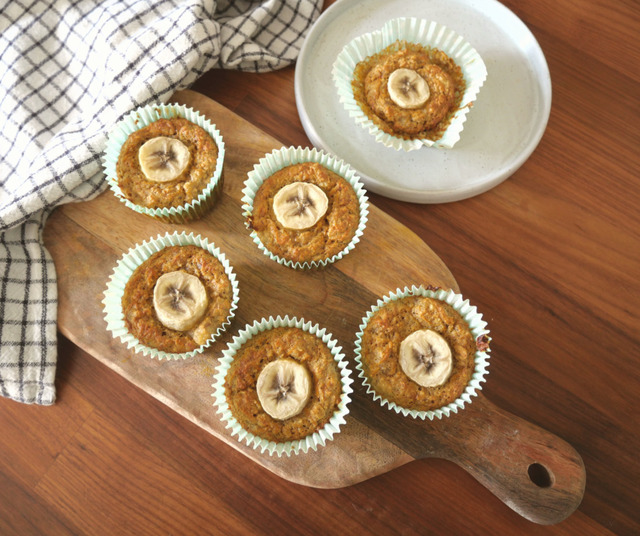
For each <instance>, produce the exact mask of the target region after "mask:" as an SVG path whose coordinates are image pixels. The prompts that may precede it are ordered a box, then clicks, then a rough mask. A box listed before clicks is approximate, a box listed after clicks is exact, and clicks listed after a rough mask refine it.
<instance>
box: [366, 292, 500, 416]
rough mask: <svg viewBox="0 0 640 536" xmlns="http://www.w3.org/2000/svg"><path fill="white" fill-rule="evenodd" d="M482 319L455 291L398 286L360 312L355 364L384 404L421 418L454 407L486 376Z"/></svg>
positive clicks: (486, 362) (485, 346)
mask: <svg viewBox="0 0 640 536" xmlns="http://www.w3.org/2000/svg"><path fill="white" fill-rule="evenodd" d="M485 327H486V324H485V323H484V322H483V321H482V317H481V315H479V314H478V313H477V310H476V308H475V307H472V306H470V305H469V302H468V300H464V299H463V298H462V296H460V295H459V294H456V293H454V292H453V291H444V290H437V289H424V288H423V287H412V288H411V289H408V288H406V289H404V291H402V292H401V291H399V290H398V291H397V292H396V293H395V294H390V295H389V296H387V297H385V298H384V299H383V300H380V301H378V304H377V305H376V306H375V307H373V308H372V309H371V311H369V313H368V315H367V316H366V317H365V318H364V319H363V324H362V325H361V326H360V332H359V333H358V336H357V340H356V362H357V365H356V368H358V370H360V372H361V373H360V376H361V377H362V378H363V379H364V382H365V384H366V385H367V387H368V390H369V392H371V393H373V394H374V398H376V399H379V400H380V401H381V403H382V404H383V405H384V404H388V405H389V407H392V408H393V409H395V410H396V411H398V412H402V413H403V414H405V415H409V414H410V415H412V416H414V417H420V418H422V419H424V418H425V417H429V418H430V419H433V417H435V416H437V417H442V415H449V413H450V412H451V411H453V412H457V410H458V409H459V408H462V407H463V406H464V402H470V401H471V399H470V396H473V395H475V392H476V389H479V388H480V382H482V381H484V379H483V376H484V374H485V373H486V366H487V364H488V354H487V352H488V349H489V347H488V341H489V339H488V336H487V334H488V331H487V330H486V329H485Z"/></svg>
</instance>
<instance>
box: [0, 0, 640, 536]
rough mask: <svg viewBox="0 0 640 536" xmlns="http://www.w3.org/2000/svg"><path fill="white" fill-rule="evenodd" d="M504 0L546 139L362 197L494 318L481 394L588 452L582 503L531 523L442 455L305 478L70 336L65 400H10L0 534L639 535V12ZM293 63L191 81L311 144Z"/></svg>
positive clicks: (1, 465) (589, 1) (0, 447)
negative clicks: (438, 190)
mask: <svg viewBox="0 0 640 536" xmlns="http://www.w3.org/2000/svg"><path fill="white" fill-rule="evenodd" d="M329 3H331V2H327V4H329ZM503 3H504V4H505V5H506V6H507V7H509V8H510V9H512V10H513V11H514V12H515V13H516V14H517V15H518V16H519V17H520V18H521V19H522V20H523V21H524V22H525V23H526V24H527V26H528V27H529V28H530V29H531V31H532V32H533V33H534V35H535V36H536V38H537V40H538V42H539V43H540V45H541V47H542V49H543V51H544V53H545V56H546V59H547V62H548V65H549V69H550V72H551V78H552V84H553V104H552V109H551V116H550V118H549V123H548V127H547V130H546V132H545V134H544V136H543V138H542V140H541V142H540V144H539V146H538V148H537V149H536V151H535V152H534V153H533V155H532V156H531V157H530V158H529V160H528V161H527V162H526V163H525V164H524V165H523V166H522V167H521V168H520V169H519V170H518V171H517V172H516V173H515V174H514V175H513V176H512V177H510V178H509V179H508V180H506V181H505V182H503V183H502V184H500V185H499V186H497V187H496V188H494V189H492V190H490V191H489V192H486V193H484V194H481V195H479V196H477V197H474V198H471V199H467V200H463V201H458V202H454V203H448V204H440V205H421V204H410V203H406V202H400V201H394V200H390V199H386V198H383V197H380V196H378V195H375V194H372V195H371V196H370V197H371V201H372V203H373V204H374V205H376V206H377V207H378V208H380V209H382V210H383V211H385V212H387V213H388V214H389V215H391V216H393V217H394V218H396V219H397V220H398V221H400V222H401V223H403V224H404V225H405V226H406V227H408V228H409V229H410V230H412V231H414V232H415V233H416V234H417V235H419V236H420V237H421V238H422V239H423V240H424V241H425V242H426V243H427V244H428V245H429V246H430V247H431V248H432V249H433V250H434V251H435V252H436V253H437V254H438V256H440V258H441V259H442V260H443V261H444V262H445V264H446V265H447V266H448V268H449V269H450V270H451V272H452V273H453V274H454V276H455V278H456V280H457V282H458V284H459V287H460V289H461V291H462V293H463V294H465V295H466V296H468V297H470V298H471V299H472V301H473V302H474V303H475V304H476V305H477V306H478V308H479V309H480V310H481V311H482V312H483V314H484V316H485V319H487V320H488V322H489V327H490V329H491V334H492V337H493V340H492V357H491V366H490V374H489V376H488V382H487V383H486V384H485V386H484V388H483V393H484V395H485V396H486V397H487V398H488V399H489V400H491V401H492V402H493V403H495V404H496V405H497V406H499V407H501V408H503V409H505V410H507V411H509V412H511V413H513V414H515V415H517V416H519V417H521V418H523V419H525V420H527V421H529V422H531V423H534V424H537V425H539V426H541V427H542V428H544V429H545V430H548V431H549V432H551V433H553V434H555V435H557V436H559V437H561V438H562V439H564V440H565V441H567V442H568V443H569V444H571V445H572V446H573V447H574V448H575V449H576V450H577V451H578V453H579V454H580V455H581V457H582V459H583V461H584V464H585V467H586V473H587V484H586V490H585V494H584V498H583V501H582V504H581V505H580V507H579V508H578V509H577V510H576V511H575V512H574V513H573V514H572V515H571V516H570V517H569V518H567V519H566V520H564V521H562V522H560V523H558V524H555V525H551V526H542V525H537V524H535V523H532V522H530V521H528V520H526V519H524V518H523V517H521V516H520V515H518V514H517V513H516V512H514V511H513V510H511V509H510V508H509V507H508V506H507V505H506V504H504V503H503V502H501V501H500V500H499V499H498V498H496V497H495V496H494V495H493V494H492V493H491V492H490V491H489V490H488V489H487V488H485V487H483V486H482V485H481V484H479V483H478V482H477V481H476V480H474V478H473V477H472V476H470V474H469V473H467V472H466V471H465V470H464V469H463V468H461V467H458V466H457V465H455V464H453V463H451V462H449V461H445V460H439V459H426V460H417V461H413V462H410V463H407V464H405V465H402V466H401V467H398V468H396V469H394V470H392V471H390V472H388V473H385V474H383V475H380V476H377V477H375V478H372V479H370V480H366V481H364V482H361V483H359V484H356V485H354V486H350V487H347V488H340V489H329V490H327V489H316V488H310V487H305V486H301V485H298V484H293V483H290V482H288V481H286V480H283V479H282V478H280V477H278V476H276V475H275V474H273V473H271V472H270V471H268V470H266V469H264V468H262V467H261V466H259V465H258V464H256V463H253V462H252V461H250V460H248V459H247V458H246V457H245V456H243V455H242V454H241V453H239V452H238V451H237V450H235V449H233V448H231V447H230V446H229V445H227V444H225V443H224V442H222V441H220V440H218V439H216V438H215V437H213V436H212V435H210V434H209V433H207V432H206V431H204V430H203V429H201V428H199V427H197V426H196V425H194V424H192V423H191V422H189V421H187V420H186V419H184V418H183V417H181V416H180V415H178V414H177V413H176V412H174V411H172V410H171V409H169V408H168V407H167V406H165V405H163V404H162V403H161V402H159V401H157V400H156V399H154V398H152V397H151V396H149V395H147V394H146V393H145V392H143V391H142V390H140V389H138V388H137V387H135V386H133V385H132V384H130V383H129V382H127V381H126V380H125V379H123V378H122V377H121V376H119V375H118V374H116V373H114V372H113V371H111V370H110V369H108V368H107V367H105V366H104V365H103V364H101V363H100V362H99V361H97V360H96V359H94V358H93V357H92V356H90V355H89V354H87V353H85V352H84V351H82V350H81V349H80V348H78V347H76V346H75V345H73V344H72V343H71V342H69V341H68V340H67V339H65V338H64V337H63V336H60V339H59V348H58V350H59V355H58V371H57V378H56V386H57V390H58V398H57V402H56V404H55V405H53V406H51V407H46V408H43V407H35V406H25V405H21V404H18V403H15V402H12V401H9V400H5V399H0V430H2V433H0V534H3V535H21V536H22V535H26V534H46V535H58V534H100V535H104V534H108V535H110V534H137V535H142V534H173V535H177V534H187V535H189V534H265V535H267V534H269V535H270V534H273V533H277V534H354V533H359V534H376V535H384V534H539V533H544V534H580V535H583V534H638V533H640V514H639V513H638V510H639V508H638V506H640V501H639V500H638V492H639V491H640V486H639V484H638V483H639V482H640V464H639V463H638V460H637V454H638V451H639V450H640V426H639V424H640V420H639V419H638V415H639V411H638V408H639V407H640V395H639V394H638V393H639V391H640V390H639V389H638V386H639V385H640V382H639V380H640V373H639V372H638V370H639V367H638V361H639V357H640V350H639V348H640V334H639V333H640V331H639V329H638V321H639V320H640V282H639V280H640V277H639V276H640V232H639V230H640V218H639V217H638V206H640V181H639V179H640V156H639V151H638V145H639V142H640V120H639V102H640V99H639V96H640V85H639V82H640V74H638V69H637V67H638V65H639V64H640V51H639V49H638V46H637V37H638V32H639V30H640V24H639V18H640V10H639V9H638V5H637V3H636V2H634V1H629V0H625V1H621V0H616V1H614V2H610V3H604V2H596V1H595V0H576V1H574V2H568V1H566V0H561V1H560V2H551V1H549V0H543V1H540V2H534V1H530V0H527V1H524V2H516V1H515V0H508V1H505V2H503ZM294 72H295V68H294V67H289V68H286V69H283V70H281V71H277V72H273V73H266V74H259V75H258V74H249V73H239V72H226V71H211V72H209V73H206V74H205V75H204V76H202V78H201V79H200V80H199V81H198V82H197V83H196V84H195V85H194V86H193V88H192V89H194V90H196V91H198V92H200V93H203V94H204V95H207V96H208V97H210V98H212V99H214V100H216V101H217V102H219V103H220V104H222V105H224V106H225V107H227V108H229V109H231V110H232V111H234V112H235V113H236V114H238V115H239V116H241V117H243V118H245V119H247V120H248V121H250V122H251V123H252V124H254V125H256V126H258V127H259V128H261V129H262V130H264V131H265V132H266V133H268V134H270V135H272V136H273V137H275V138H277V139H278V140H280V141H281V142H282V143H283V144H285V145H300V146H310V142H309V140H308V138H307V136H306V134H305V132H304V129H303V127H302V125H301V122H300V119H299V117H298V112H297V109H296V104H295V99H294Z"/></svg>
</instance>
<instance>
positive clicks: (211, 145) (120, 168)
mask: <svg viewBox="0 0 640 536" xmlns="http://www.w3.org/2000/svg"><path fill="white" fill-rule="evenodd" d="M223 161H224V142H223V140H222V137H221V135H220V133H219V132H218V131H217V130H216V129H215V127H214V126H213V125H211V123H210V122H209V121H208V120H206V119H205V118H204V117H202V116H201V115H199V114H198V113H197V112H195V111H193V110H192V109H190V108H186V107H184V106H178V105H155V106H147V107H145V108H141V109H138V110H135V111H134V112H132V113H131V114H129V115H128V116H126V117H125V118H124V119H123V120H122V121H121V122H120V123H118V124H117V125H116V127H115V128H114V130H113V131H112V132H111V134H110V135H109V140H108V142H107V148H106V154H105V158H104V167H105V171H106V173H107V179H108V181H109V184H110V186H111V187H112V189H113V190H114V192H115V193H116V195H117V196H118V197H119V198H120V199H121V200H122V201H123V202H125V204H127V206H129V207H130V208H133V209H134V210H136V211H137V212H140V213H143V214H147V215H150V216H153V217H156V218H159V219H162V220H164V221H168V222H173V223H184V222H188V221H191V220H193V219H196V218H198V217H201V216H202V215H204V214H205V213H206V212H207V211H208V210H209V209H210V208H211V207H212V206H213V204H214V203H215V201H216V199H217V198H218V196H219V195H220V192H221V191H222V182H223V177H222V168H223Z"/></svg>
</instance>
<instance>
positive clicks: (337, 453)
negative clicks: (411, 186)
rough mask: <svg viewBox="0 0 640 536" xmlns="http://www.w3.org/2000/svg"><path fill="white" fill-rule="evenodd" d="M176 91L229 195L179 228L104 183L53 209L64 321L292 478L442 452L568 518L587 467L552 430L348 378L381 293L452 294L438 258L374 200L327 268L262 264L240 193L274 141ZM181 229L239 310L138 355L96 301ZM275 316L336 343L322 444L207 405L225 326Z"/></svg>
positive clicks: (78, 340)
mask: <svg viewBox="0 0 640 536" xmlns="http://www.w3.org/2000/svg"><path fill="white" fill-rule="evenodd" d="M173 101H174V102H178V103H181V104H186V105H189V106H191V107H193V108H194V109H197V110H199V111H200V112H201V113H203V114H204V115H206V116H207V117H208V118H209V119H210V120H211V121H212V122H213V123H215V124H216V125H217V127H218V129H219V130H220V131H221V133H222V135H223V137H224V140H225V144H226V158H225V164H224V193H223V196H222V198H221V199H220V201H219V202H218V203H217V204H216V206H215V207H214V208H213V210H212V211H211V212H210V213H209V214H208V215H207V216H206V217H205V218H203V219H202V220H200V221H197V222H193V223H190V224H187V225H172V224H166V223H162V222H159V221H156V220H153V219H151V218H149V217H146V216H142V215H139V214H137V213H135V212H133V211H131V210H129V209H128V208H126V206H125V205H124V204H123V203H121V202H120V201H119V200H117V199H116V198H115V197H114V195H113V194H112V193H111V191H106V192H105V193H103V194H102V195H100V196H99V197H98V198H96V199H95V200H92V201H89V202H84V203H78V204H70V205H66V206H63V207H60V208H58V209H56V210H55V212H54V214H53V215H52V216H51V218H50V219H49V221H48V223H47V226H46V228H45V233H44V238H45V245H46V246H47V248H48V250H49V252H50V253H51V255H52V256H53V259H54V262H55V265H56V270H57V276H58V289H59V309H58V326H59V329H60V331H61V332H62V333H63V334H64V335H65V336H67V337H68V338H69V339H70V340H72V341H73V342H74V343H75V344H77V345H78V346H80V347H81V348H83V349H84V350H85V351H87V352H88V353H90V354H91V355H93V356H95V357H96V358H97V359H99V360H100V361H101V362H103V363H104V364H106V365H107V366H108V367H110V368H111V369H113V370H114V371H116V372H117V373H118V374H121V375H122V376H123V377H125V378H127V379H128V380H129V381H131V382H132V383H133V384H135V385H137V386H138V387H140V388H141V389H144V390H145V391H146V392H148V393H149V394H150V395H152V396H154V397H155V398H157V399H158V400H160V401H162V402H163V403H165V404H166V405H168V406H169V407H171V408H172V409H174V410H175V411H177V412H178V413H180V414H181V415H183V416H184V417H186V418H187V419H189V420H191V421H193V422H194V423H196V424H197V425H198V426H200V427H202V428H203V429H205V430H207V431H208V432H210V433H211V434H213V435H215V436H216V437H218V438H220V439H221V440H223V441H225V442H227V443H228V444H230V445H231V446H233V447H234V448H236V449H238V450H239V451H241V452H242V453H243V454H245V455H246V456H247V457H248V458H251V459H252V460H253V461H255V462H256V463H259V464H261V465H262V466H264V467H266V468H267V469H269V470H271V471H273V472H274V473H276V474H277V475H280V476H281V477H283V478H286V479H288V480H291V481H293V482H297V483H300V484H303V485H307V486H314V487H321V488H333V487H342V486H348V485H351V484H354V483H357V482H360V481H362V480H365V479H368V478H371V477H373V476H375V475H378V474H381V473H384V472H386V471H389V470H392V469H393V468H395V467H398V466H400V465H402V464H405V463H408V462H410V461H412V460H414V459H417V458H425V457H439V458H444V459H448V460H451V461H453V462H455V463H456V464H458V465H460V466H461V467H463V468H464V469H465V470H467V471H468V472H469V473H470V474H472V475H473V476H474V477H475V478H476V479H477V480H478V481H480V482H481V483H482V484H483V485H485V486H486V487H487V488H488V489H490V490H491V491H492V492H493V493H494V494H495V495H496V496H497V497H499V498H500V499H501V500H502V501H504V502H505V503H506V504H507V505H509V506H510V507H511V508H512V509H514V510H515V511H516V512H518V513H520V514H521V515H523V516H524V517H526V518H528V519H530V520H531V521H534V522H537V523H544V524H549V523H557V522H559V521H561V520H562V519H564V518H566V517H567V516H568V515H570V514H571V513H572V512H573V511H574V510H575V509H576V508H577V507H578V505H579V504H580V501H581V500H582V496H583V493H584V486H585V470H584V465H583V463H582V460H581V458H580V456H579V454H578V453H577V452H576V451H575V450H574V449H573V448H572V447H571V446H570V445H569V444H567V443H566V442H564V441H563V440H561V439H560V438H558V437H556V436H554V435H552V434H550V433H548V432H546V431H545V430H543V429H541V428H539V427H537V426H534V425H532V424H530V423H528V422H526V421H524V420H522V419H519V418H518V417H516V416H514V415H512V414H509V413H507V412H505V411H503V410H501V409H500V408H498V407H496V406H495V405H494V404H492V403H491V402H489V401H488V400H487V399H486V397H485V396H484V395H483V394H482V393H480V395H479V396H478V397H477V398H475V399H474V401H473V403H472V404H470V405H467V407H466V408H465V409H464V411H462V412H460V413H458V414H452V415H451V416H450V417H448V418H445V419H443V420H435V421H426V422H425V421H420V420H413V419H411V418H408V417H403V416H401V415H398V414H396V413H395V412H392V411H389V410H388V409H387V408H383V407H381V406H380V405H379V404H378V402H374V401H373V399H372V397H370V396H369V395H367V394H366V392H365V391H364V389H363V387H362V384H361V381H360V379H359V378H357V377H356V373H355V368H354V366H353V364H354V360H353V350H354V339H355V333H356V332H357V331H358V326H359V325H360V323H361V319H362V317H363V316H364V315H365V313H366V312H367V310H368V309H369V308H370V307H371V306H372V305H373V304H374V303H375V302H376V300H377V299H378V298H379V297H381V296H383V295H385V294H387V293H388V292H389V291H392V290H395V289H397V288H403V287H404V286H410V285H413V284H415V285H420V284H423V285H434V286H439V287H445V288H453V289H454V290H459V289H458V286H457V283H456V281H455V279H454V277H453V275H452V274H451V273H450V271H449V270H448V269H447V267H446V266H445V265H444V264H443V262H442V261H441V260H440V259H439V258H438V257H437V255H436V254H435V253H434V252H433V251H432V250H431V249H430V248H429V247H428V246H427V245H426V244H425V243H424V242H423V241H422V240H421V239H420V238H419V237H418V236H417V235H415V234H414V233H413V232H411V231H410V230H409V229H407V228H406V227H404V226H403V225H401V224H400V223H399V222H398V221H396V220H394V219H393V218H391V217H389V216H388V215H386V214H385V213H383V212H382V211H380V210H378V209H377V208H376V207H375V206H370V217H369V223H368V225H367V228H366V230H365V233H364V236H363V239H362V241H361V242H360V243H359V244H358V245H357V246H356V248H355V249H354V250H353V251H352V252H351V253H349V254H348V255H347V256H346V257H345V258H343V259H342V260H340V261H339V262H337V263H335V264H334V265H332V266H329V267H327V268H325V269H320V270H310V271H296V270H292V269H289V268H285V267H283V266H281V265H279V264H277V263H275V262H273V261H271V260H269V259H268V258H267V257H266V256H265V255H263V254H262V253H261V252H260V251H259V250H258V248H257V247H256V246H255V244H254V243H253V241H252V240H251V238H250V237H249V233H248V231H247V229H246V228H245V226H244V223H243V217H242V211H241V208H240V207H241V202H240V198H241V190H242V187H243V183H244V180H245V178H246V175H247V173H248V172H249V171H250V170H251V169H252V168H253V166H254V164H255V163H257V161H258V160H259V159H260V158H261V157H262V156H263V155H264V154H265V153H268V152H270V151H271V150H272V149H274V148H279V147H281V146H282V144H281V143H279V142H278V141H277V140H276V139H274V138H272V137H270V136H268V135H266V134H265V133H264V132H262V131H260V130H259V129H257V128H255V127H254V126H252V125H251V124H249V123H248V122H246V121H244V120H243V119H241V118H240V117H238V116H236V115H235V114H233V113H232V112H231V111H230V110H228V109H226V108H224V107H222V106H220V105H219V104H217V103H215V102H213V101H212V100H210V99H208V98H207V97H205V96H203V95H201V94H198V93H195V92H192V91H181V92H179V93H177V94H176V95H175V96H174V99H173ZM183 230H184V231H188V232H194V233H196V234H200V235H202V236H203V237H207V238H208V239H209V241H210V242H214V243H215V244H216V245H217V246H218V247H220V248H221V250H222V251H223V252H224V253H225V255H226V256H227V258H228V259H229V261H230V262H231V264H232V266H233V268H234V271H235V272H236V274H237V277H238V282H239V288H240V301H239V307H238V309H237V312H236V316H235V318H234V320H233V322H232V324H231V326H230V327H229V329H228V330H227V332H226V333H225V334H224V336H222V337H221V338H220V339H219V340H218V341H217V342H216V343H215V344H214V345H213V346H212V347H211V348H210V349H209V350H208V351H206V352H205V353H204V354H202V355H200V356H198V357H195V358H193V359H190V360H180V361H159V360H154V359H150V358H148V357H144V356H141V355H135V354H134V353H133V351H130V350H127V348H126V347H125V346H124V345H123V344H122V343H121V342H120V341H119V340H116V339H114V338H112V336H111V334H110V333H109V332H108V331H107V330H106V323H105V321H104V318H103V313H102V303H101V301H102V298H103V292H104V290H105V288H106V284H107V280H108V278H109V276H110V274H111V273H112V271H113V267H114V266H115V264H116V262H117V260H118V259H119V258H120V257H121V256H122V254H123V253H125V252H126V251H127V250H128V249H129V248H131V247H132V246H133V245H135V244H137V243H139V242H142V241H144V240H147V239H149V238H151V237H155V236H157V235H159V234H164V233H166V232H173V231H183ZM470 298H471V301H473V297H470ZM276 315H282V316H284V315H289V316H296V317H299V318H300V317H302V318H304V319H305V320H309V321H312V322H314V323H318V324H320V325H321V326H323V327H326V328H327V330H328V331H329V332H331V333H332V334H333V336H334V337H335V338H336V339H338V341H339V342H340V343H341V344H342V348H343V351H344V353H345V354H346V356H347V359H349V360H350V363H351V365H352V367H351V369H352V378H354V379H355V381H354V384H353V387H354V394H353V397H352V398H353V400H352V403H351V404H350V413H349V415H348V417H347V424H346V425H345V426H344V427H343V429H342V431H341V432H340V433H339V434H338V435H336V437H335V440H334V441H332V442H330V443H328V444H327V445H326V446H325V447H321V448H320V449H319V450H318V451H317V452H309V453H307V454H300V455H297V456H292V457H282V458H279V457H277V456H270V455H268V454H261V453H260V452H259V451H256V450H254V449H252V448H250V447H247V446H246V445H245V444H244V443H240V442H239V441H238V440H237V439H236V438H235V437H231V436H230V433H229V430H226V429H225V428H224V425H223V424H222V422H221V421H220V420H219V418H218V416H217V415H216V413H215V410H214V407H213V398H212V392H213V389H212V387H211V384H212V382H213V374H214V371H215V367H216V365H217V363H218V358H219V356H220V355H221V351H222V350H223V349H224V348H225V347H226V345H227V343H228V342H229V341H230V340H231V338H232V336H233V335H234V334H235V333H237V332H238V330H240V329H241V328H243V327H244V326H245V325H246V324H248V323H252V322H253V321H254V320H257V319H260V318H263V317H268V316H276ZM489 327H490V326H489ZM492 359H500V356H498V355H494V356H492ZM487 380H488V381H489V382H490V381H491V374H489V375H488V377H487Z"/></svg>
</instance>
